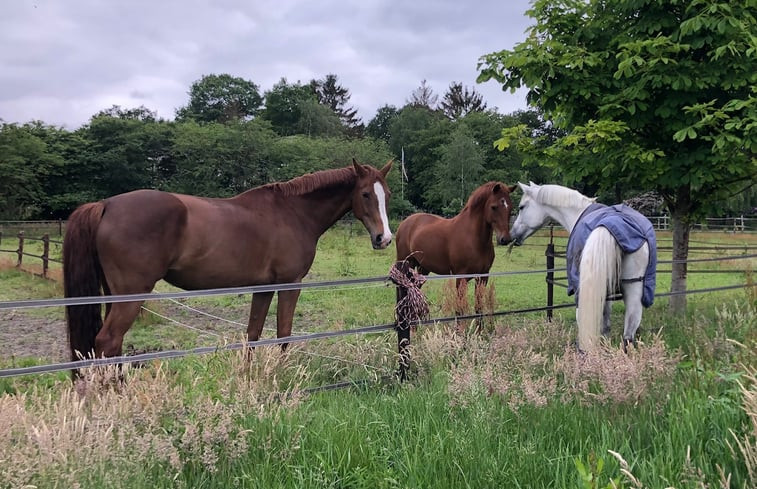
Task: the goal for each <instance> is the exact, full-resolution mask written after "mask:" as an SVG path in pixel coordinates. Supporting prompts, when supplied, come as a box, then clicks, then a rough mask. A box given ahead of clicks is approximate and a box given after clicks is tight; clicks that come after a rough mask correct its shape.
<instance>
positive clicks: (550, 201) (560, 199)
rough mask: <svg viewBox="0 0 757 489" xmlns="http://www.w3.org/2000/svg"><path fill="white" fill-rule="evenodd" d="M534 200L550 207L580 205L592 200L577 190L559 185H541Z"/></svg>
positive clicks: (589, 202)
mask: <svg viewBox="0 0 757 489" xmlns="http://www.w3.org/2000/svg"><path fill="white" fill-rule="evenodd" d="M535 200H536V201H537V202H539V203H540V204H544V205H549V206H552V207H581V206H584V205H587V204H591V203H592V202H594V199H591V198H589V197H587V196H585V195H584V194H582V193H581V192H579V191H578V190H573V189H572V188H568V187H562V186H560V185H541V186H540V187H539V193H538V194H537V195H536V197H535Z"/></svg>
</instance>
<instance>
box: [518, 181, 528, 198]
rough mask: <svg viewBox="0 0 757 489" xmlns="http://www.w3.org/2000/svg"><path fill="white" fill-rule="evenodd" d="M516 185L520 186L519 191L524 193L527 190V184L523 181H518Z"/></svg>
mask: <svg viewBox="0 0 757 489" xmlns="http://www.w3.org/2000/svg"><path fill="white" fill-rule="evenodd" d="M518 187H520V191H521V192H523V194H524V195H525V194H526V193H527V192H528V185H526V184H525V183H521V182H518Z"/></svg>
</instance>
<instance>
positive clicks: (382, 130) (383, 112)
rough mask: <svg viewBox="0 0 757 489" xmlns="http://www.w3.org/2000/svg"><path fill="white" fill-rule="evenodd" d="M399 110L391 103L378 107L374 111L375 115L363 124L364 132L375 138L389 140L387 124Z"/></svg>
mask: <svg viewBox="0 0 757 489" xmlns="http://www.w3.org/2000/svg"><path fill="white" fill-rule="evenodd" d="M397 114H399V110H397V107H395V106H393V105H384V106H382V107H379V109H378V110H377V111H376V115H375V116H373V119H371V121H370V122H369V123H368V125H367V126H365V134H366V135H367V136H370V137H372V138H375V139H383V140H384V141H389V139H390V138H391V134H390V132H389V124H391V122H392V121H393V120H394V119H395V118H396V117H397Z"/></svg>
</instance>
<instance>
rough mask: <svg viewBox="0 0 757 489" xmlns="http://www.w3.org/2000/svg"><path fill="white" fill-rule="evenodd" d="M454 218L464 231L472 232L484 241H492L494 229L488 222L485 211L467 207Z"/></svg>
mask: <svg viewBox="0 0 757 489" xmlns="http://www.w3.org/2000/svg"><path fill="white" fill-rule="evenodd" d="M452 219H453V221H455V223H456V226H457V227H459V228H460V230H461V231H462V232H465V233H471V234H473V235H474V236H476V237H478V238H479V239H481V240H483V241H484V242H489V243H491V240H492V233H493V232H494V231H493V228H492V226H491V225H490V224H489V223H487V222H486V219H484V213H483V212H481V211H477V212H473V210H471V209H470V208H468V207H466V208H465V209H463V210H462V212H460V214H458V215H456V216H455V217H453V218H452Z"/></svg>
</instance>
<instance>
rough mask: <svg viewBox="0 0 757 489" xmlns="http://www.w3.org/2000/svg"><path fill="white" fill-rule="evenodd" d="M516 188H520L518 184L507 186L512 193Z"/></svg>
mask: <svg viewBox="0 0 757 489" xmlns="http://www.w3.org/2000/svg"><path fill="white" fill-rule="evenodd" d="M516 190H518V186H517V185H510V186H509V187H507V191H508V192H510V193H513V192H515V191H516Z"/></svg>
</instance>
